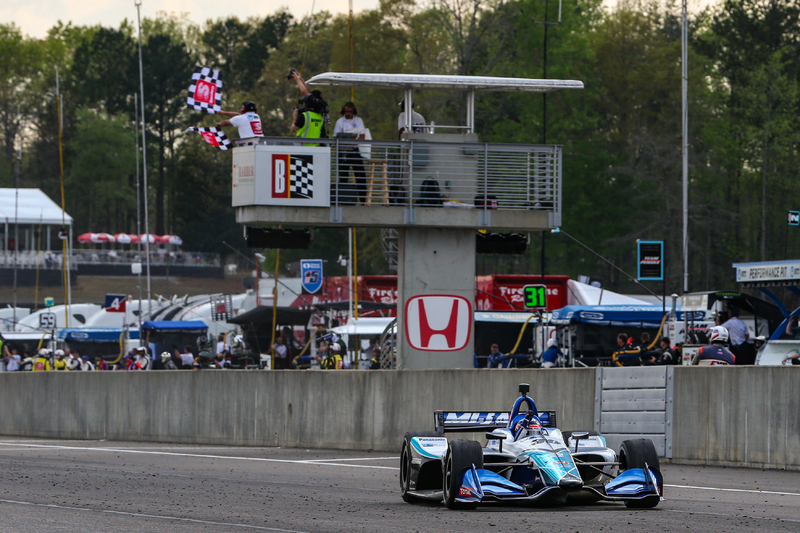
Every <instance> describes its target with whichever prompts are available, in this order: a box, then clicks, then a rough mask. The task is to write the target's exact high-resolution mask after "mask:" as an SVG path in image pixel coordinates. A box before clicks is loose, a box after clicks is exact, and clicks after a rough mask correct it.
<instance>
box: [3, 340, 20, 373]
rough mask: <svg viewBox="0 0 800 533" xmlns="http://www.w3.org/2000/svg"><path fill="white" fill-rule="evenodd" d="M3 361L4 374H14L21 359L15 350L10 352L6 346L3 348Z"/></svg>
mask: <svg viewBox="0 0 800 533" xmlns="http://www.w3.org/2000/svg"><path fill="white" fill-rule="evenodd" d="M3 355H4V357H3V360H4V361H5V362H6V372H15V371H17V370H19V364H20V362H21V361H22V358H21V357H20V356H19V354H18V353H17V349H16V348H12V349H11V351H9V350H8V346H7V345H4V346H3Z"/></svg>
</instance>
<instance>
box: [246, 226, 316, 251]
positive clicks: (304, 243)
mask: <svg viewBox="0 0 800 533" xmlns="http://www.w3.org/2000/svg"><path fill="white" fill-rule="evenodd" d="M244 239H245V241H246V242H247V247H248V248H277V249H281V248H282V249H284V250H306V249H308V247H309V246H310V245H311V229H309V228H299V229H283V228H251V227H249V226H245V228H244Z"/></svg>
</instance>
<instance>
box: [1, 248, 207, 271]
mask: <svg viewBox="0 0 800 533" xmlns="http://www.w3.org/2000/svg"><path fill="white" fill-rule="evenodd" d="M16 262H17V268H36V267H37V266H38V267H39V268H40V269H53V270H58V269H60V268H62V265H63V262H62V255H61V254H60V253H55V252H50V251H46V252H39V253H37V252H30V251H28V252H19V253H18V254H17V258H16ZM139 262H142V263H143V262H144V252H142V255H141V256H140V255H139V254H138V253H137V252H136V251H135V250H73V251H72V260H71V261H70V269H75V268H78V265H79V264H94V265H100V264H123V265H126V264H128V265H129V264H132V263H139ZM150 264H152V265H171V266H172V265H178V266H208V267H218V266H220V264H221V262H220V255H219V254H212V253H205V252H172V251H170V252H164V251H160V250H153V251H151V252H150ZM13 267H14V252H8V251H0V268H13Z"/></svg>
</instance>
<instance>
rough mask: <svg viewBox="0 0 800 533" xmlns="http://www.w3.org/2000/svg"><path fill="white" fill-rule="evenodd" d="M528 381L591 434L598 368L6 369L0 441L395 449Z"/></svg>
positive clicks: (502, 405) (1, 378)
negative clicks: (438, 416)
mask: <svg viewBox="0 0 800 533" xmlns="http://www.w3.org/2000/svg"><path fill="white" fill-rule="evenodd" d="M521 382H527V383H530V385H531V392H530V394H531V396H532V397H533V398H534V399H535V401H536V403H537V406H538V407H539V408H541V409H546V410H555V411H556V412H557V416H558V420H559V425H560V426H561V427H565V428H574V429H590V428H591V427H592V417H593V413H594V411H593V409H592V408H591V405H592V403H593V398H594V371H593V370H591V369H577V370H572V369H558V370H550V371H547V372H544V371H537V370H518V371H511V372H502V371H488V370H483V371H476V370H438V371H422V370H420V371H403V372H395V371H342V372H330V371H302V372H301V371H275V372H258V371H200V372H180V371H172V372H165V371H161V372H156V371H152V372H63V373H62V372H24V373H23V372H19V373H0V401H2V405H3V406H4V408H3V409H2V410H0V435H6V436H28V437H49V438H66V439H112V440H131V441H162V442H179V443H207V444H231V445H253V446H289V447H315V448H341V449H361V450H367V449H375V450H384V451H397V450H398V449H399V446H400V442H401V441H402V438H403V435H404V434H405V432H406V431H411V430H432V429H433V411H434V410H436V409H443V410H464V411H469V410H482V409H487V410H506V409H509V408H510V407H511V403H512V402H513V401H514V399H516V397H517V396H518V395H519V393H518V391H517V389H518V384H519V383H521ZM586 406H588V408H587V407H586Z"/></svg>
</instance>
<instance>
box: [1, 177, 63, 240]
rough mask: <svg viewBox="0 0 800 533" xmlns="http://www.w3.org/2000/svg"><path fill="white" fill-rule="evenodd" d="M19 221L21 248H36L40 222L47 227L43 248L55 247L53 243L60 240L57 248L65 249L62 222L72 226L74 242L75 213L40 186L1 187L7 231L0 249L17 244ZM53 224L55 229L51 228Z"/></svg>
mask: <svg viewBox="0 0 800 533" xmlns="http://www.w3.org/2000/svg"><path fill="white" fill-rule="evenodd" d="M17 192H19V196H17ZM15 223H19V230H18V231H19V240H20V249H23V250H36V246H37V243H36V238H35V235H36V231H37V230H38V228H39V225H40V224H41V225H42V229H43V234H42V250H51V249H53V248H52V247H51V245H52V244H56V243H57V246H56V248H57V249H61V244H60V242H58V231H59V229H60V228H61V225H62V224H66V225H67V226H68V229H69V238H70V242H72V217H71V216H69V215H68V214H66V213H64V212H63V211H62V210H61V207H60V206H59V205H58V204H57V203H56V202H54V201H53V200H51V199H50V197H48V196H47V195H46V194H45V193H43V192H42V191H41V190H40V189H0V229H2V231H3V243H2V248H0V249H2V250H3V251H7V250H9V249H11V247H13V243H14V241H13V240H12V239H14V224H15ZM53 226H55V230H54V231H51V228H52V227H53ZM53 241H55V242H53Z"/></svg>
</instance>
